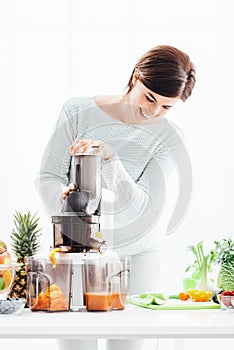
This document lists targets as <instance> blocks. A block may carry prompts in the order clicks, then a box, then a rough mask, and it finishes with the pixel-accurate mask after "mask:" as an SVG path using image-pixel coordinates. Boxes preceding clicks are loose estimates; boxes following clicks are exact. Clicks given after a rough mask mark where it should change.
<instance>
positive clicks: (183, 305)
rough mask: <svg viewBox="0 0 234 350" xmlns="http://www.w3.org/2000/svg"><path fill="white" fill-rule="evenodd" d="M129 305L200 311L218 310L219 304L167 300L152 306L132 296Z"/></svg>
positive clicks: (156, 308) (157, 308) (155, 308)
mask: <svg viewBox="0 0 234 350" xmlns="http://www.w3.org/2000/svg"><path fill="white" fill-rule="evenodd" d="M130 303H131V304H133V305H137V306H140V307H144V308H147V309H152V310H201V309H220V304H216V303H214V302H213V301H207V302H193V301H191V300H186V301H182V300H177V299H168V301H167V302H166V303H165V304H163V305H152V304H148V305H147V304H144V303H142V299H141V298H140V297H139V296H138V295H132V296H131V297H130Z"/></svg>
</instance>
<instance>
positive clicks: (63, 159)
mask: <svg viewBox="0 0 234 350" xmlns="http://www.w3.org/2000/svg"><path fill="white" fill-rule="evenodd" d="M76 124H77V120H76V118H74V117H73V116H72V115H71V114H70V112H69V109H68V108H67V107H66V105H64V106H63V108H62V111H61V113H60V116H59V118H58V120H57V123H56V126H55V128H54V130H53V132H52V135H51V137H50V140H49V142H48V144H47V146H46V148H45V151H44V154H43V157H42V162H41V167H40V170H39V173H38V175H37V178H36V180H35V186H36V189H37V191H38V193H39V195H40V197H41V200H42V203H43V205H44V208H45V210H46V212H47V214H48V216H53V215H58V214H59V213H61V209H62V194H63V192H64V189H65V187H66V186H68V184H69V171H70V164H71V155H70V152H69V148H70V146H71V144H72V143H73V142H74V140H75V137H76V135H75V134H74V130H76V128H77V126H76Z"/></svg>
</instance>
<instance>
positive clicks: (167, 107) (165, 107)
mask: <svg viewBox="0 0 234 350" xmlns="http://www.w3.org/2000/svg"><path fill="white" fill-rule="evenodd" d="M163 108H164V109H166V110H167V111H168V110H169V109H170V108H171V106H163Z"/></svg>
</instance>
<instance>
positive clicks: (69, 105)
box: [63, 96, 93, 114]
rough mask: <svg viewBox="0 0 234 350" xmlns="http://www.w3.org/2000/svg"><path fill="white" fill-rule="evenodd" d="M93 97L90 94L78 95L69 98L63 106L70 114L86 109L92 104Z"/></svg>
mask: <svg viewBox="0 0 234 350" xmlns="http://www.w3.org/2000/svg"><path fill="white" fill-rule="evenodd" d="M92 103H93V98H92V97H89V96H76V97H71V98H69V99H68V100H67V101H66V102H65V103H64V105H63V108H64V109H65V110H66V111H68V112H69V113H70V114H74V113H77V112H79V111H83V110H86V109H88V108H90V107H91V106H92Z"/></svg>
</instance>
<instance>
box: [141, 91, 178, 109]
mask: <svg viewBox="0 0 234 350" xmlns="http://www.w3.org/2000/svg"><path fill="white" fill-rule="evenodd" d="M147 94H148V95H149V96H150V97H151V98H152V99H153V100H154V101H155V102H158V100H157V99H156V98H155V97H154V96H153V95H152V94H151V93H150V92H147ZM163 107H166V108H171V107H173V106H170V105H163Z"/></svg>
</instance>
